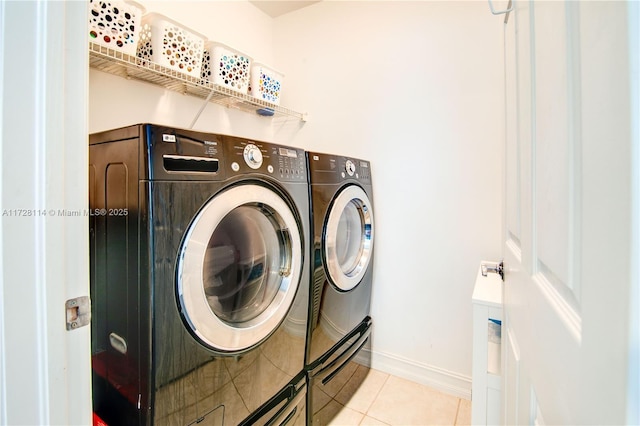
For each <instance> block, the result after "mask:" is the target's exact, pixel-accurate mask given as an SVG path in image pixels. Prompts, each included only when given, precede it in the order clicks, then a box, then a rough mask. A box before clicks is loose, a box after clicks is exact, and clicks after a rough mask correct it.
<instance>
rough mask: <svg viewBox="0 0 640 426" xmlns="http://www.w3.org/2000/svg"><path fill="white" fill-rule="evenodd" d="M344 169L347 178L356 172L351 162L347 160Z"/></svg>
mask: <svg viewBox="0 0 640 426" xmlns="http://www.w3.org/2000/svg"><path fill="white" fill-rule="evenodd" d="M345 168H346V169H347V174H348V175H349V176H353V174H354V173H355V172H356V165H355V164H353V161H351V160H347V164H346V165H345Z"/></svg>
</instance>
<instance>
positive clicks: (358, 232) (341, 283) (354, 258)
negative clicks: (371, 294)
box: [323, 185, 373, 291]
mask: <svg viewBox="0 0 640 426" xmlns="http://www.w3.org/2000/svg"><path fill="white" fill-rule="evenodd" d="M372 250H373V210H372V206H371V201H369V197H367V194H366V193H365V192H364V190H363V189H362V188H361V187H359V186H356V185H350V186H347V187H345V189H343V190H342V191H340V193H339V194H338V195H337V196H336V198H335V199H334V201H333V203H332V204H331V206H330V207H329V213H328V215H327V222H326V224H325V228H324V251H323V255H324V261H325V265H326V268H327V272H328V275H329V281H330V282H331V283H332V284H333V285H334V286H335V287H336V288H337V289H338V290H340V291H349V290H351V289H353V288H354V287H355V286H357V285H358V284H359V283H360V281H362V278H363V277H364V274H365V273H366V272H367V267H368V266H369V262H370V261H371V255H372Z"/></svg>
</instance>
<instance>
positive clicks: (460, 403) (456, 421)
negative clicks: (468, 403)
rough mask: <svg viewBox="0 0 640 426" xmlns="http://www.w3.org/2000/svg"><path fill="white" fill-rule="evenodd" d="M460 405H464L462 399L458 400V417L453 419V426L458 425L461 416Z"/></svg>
mask: <svg viewBox="0 0 640 426" xmlns="http://www.w3.org/2000/svg"><path fill="white" fill-rule="evenodd" d="M460 405H462V399H460V398H458V407H457V408H456V416H455V417H454V419H453V425H454V426H455V425H457V424H458V416H459V415H460Z"/></svg>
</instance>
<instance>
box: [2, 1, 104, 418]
mask: <svg viewBox="0 0 640 426" xmlns="http://www.w3.org/2000/svg"><path fill="white" fill-rule="evenodd" d="M86 16H87V2H86V1H80V2H50V1H30V2H19V1H2V2H0V22H1V23H2V24H1V25H0V40H3V44H2V45H0V93H1V94H2V97H1V99H2V103H1V104H0V111H1V112H2V116H1V117H2V118H0V125H1V144H0V150H1V154H0V161H1V162H2V177H0V196H1V197H0V200H1V201H0V207H1V208H2V212H3V213H5V212H6V213H7V214H6V215H4V216H3V217H2V227H1V229H0V253H1V254H2V256H1V261H0V262H1V266H2V282H1V284H0V349H2V350H1V351H0V423H2V424H91V378H90V371H91V342H90V327H89V326H85V327H81V328H77V329H73V330H70V331H67V327H66V322H67V320H66V315H67V312H66V306H65V302H66V301H67V300H68V299H72V298H75V297H79V296H87V295H88V294H89V245H88V241H89V238H88V236H89V228H88V217H87V216H85V215H84V212H86V211H87V208H88V197H87V195H86V194H88V174H87V170H88V169H87V167H88V143H87V135H88V119H87V117H88V87H89V86H88V77H89V58H88V51H87V46H88V36H87V31H86V22H87V21H86V19H87V18H86ZM61 23H64V25H61ZM18 59H19V60H18Z"/></svg>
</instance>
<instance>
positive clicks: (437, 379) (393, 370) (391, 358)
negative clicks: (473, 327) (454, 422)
mask: <svg viewBox="0 0 640 426" xmlns="http://www.w3.org/2000/svg"><path fill="white" fill-rule="evenodd" d="M355 361H356V362H358V363H360V364H364V365H368V366H369V367H371V368H373V369H376V370H378V371H382V372H384V373H388V374H392V375H394V376H397V377H401V378H403V379H406V380H411V381H412V382H416V383H420V384H422V385H425V386H429V387H431V388H433V389H437V390H439V391H441V392H444V393H447V394H450V395H453V396H456V397H458V398H464V399H469V400H470V399H471V377H469V376H465V375H462V374H458V373H454V372H452V371H447V370H444V369H442V368H439V367H435V366H433V365H427V364H422V363H419V362H415V361H411V360H408V359H405V358H402V357H400V356H398V355H393V354H388V353H383V352H377V351H371V350H369V349H368V348H363V349H362V350H361V351H360V354H358V356H357V357H356V358H355Z"/></svg>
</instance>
